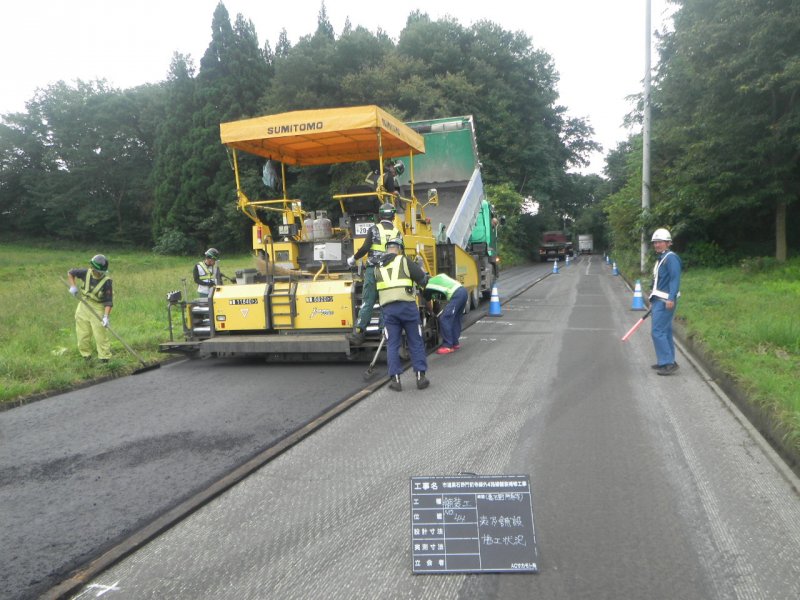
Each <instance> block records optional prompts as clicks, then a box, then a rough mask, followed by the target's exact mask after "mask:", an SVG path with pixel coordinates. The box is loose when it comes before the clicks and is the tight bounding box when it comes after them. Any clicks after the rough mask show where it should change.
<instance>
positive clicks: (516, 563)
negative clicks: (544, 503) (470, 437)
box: [411, 474, 539, 573]
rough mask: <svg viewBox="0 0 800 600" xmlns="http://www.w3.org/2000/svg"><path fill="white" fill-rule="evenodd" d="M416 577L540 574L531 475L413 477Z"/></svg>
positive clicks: (412, 517)
mask: <svg viewBox="0 0 800 600" xmlns="http://www.w3.org/2000/svg"><path fill="white" fill-rule="evenodd" d="M411 563H412V570H413V572H414V573H458V572H462V573H463V572H467V573H476V572H491V573H498V572H523V573H524V572H528V573H536V572H538V570H539V560H538V549H537V547H536V534H535V531H534V526H533V498H532V494H531V485H530V480H529V478H528V476H527V475H482V476H478V475H472V474H470V475H466V476H459V475H456V476H442V477H424V476H423V477H412V478H411Z"/></svg>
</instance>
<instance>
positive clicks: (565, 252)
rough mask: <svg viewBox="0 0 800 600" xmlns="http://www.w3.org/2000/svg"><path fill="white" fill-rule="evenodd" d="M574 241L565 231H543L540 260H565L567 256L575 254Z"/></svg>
mask: <svg viewBox="0 0 800 600" xmlns="http://www.w3.org/2000/svg"><path fill="white" fill-rule="evenodd" d="M573 254H574V252H573V249H572V242H570V241H569V238H567V235H566V234H565V233H564V232H563V231H544V232H542V243H541V244H540V245H539V260H540V261H541V262H546V261H548V260H559V261H563V260H565V259H566V257H567V256H573Z"/></svg>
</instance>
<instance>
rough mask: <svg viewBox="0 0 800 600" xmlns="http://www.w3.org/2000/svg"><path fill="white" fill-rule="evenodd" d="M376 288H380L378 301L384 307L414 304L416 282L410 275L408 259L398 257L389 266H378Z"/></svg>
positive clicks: (376, 269)
mask: <svg viewBox="0 0 800 600" xmlns="http://www.w3.org/2000/svg"><path fill="white" fill-rule="evenodd" d="M375 287H376V288H378V301H379V302H380V303H381V304H382V305H385V304H390V303H391V302H413V301H414V293H413V292H412V288H413V287H414V282H413V281H412V280H411V276H410V275H409V273H408V265H407V263H406V257H405V256H398V257H397V258H395V259H394V260H393V261H392V262H390V263H389V265H388V266H376V268H375Z"/></svg>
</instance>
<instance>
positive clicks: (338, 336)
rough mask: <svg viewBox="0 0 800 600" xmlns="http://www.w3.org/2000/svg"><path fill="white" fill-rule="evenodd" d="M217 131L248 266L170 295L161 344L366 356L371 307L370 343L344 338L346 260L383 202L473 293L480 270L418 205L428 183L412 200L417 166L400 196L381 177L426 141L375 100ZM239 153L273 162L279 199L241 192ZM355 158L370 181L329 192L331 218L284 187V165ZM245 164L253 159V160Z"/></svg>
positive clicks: (271, 356) (373, 341)
mask: <svg viewBox="0 0 800 600" xmlns="http://www.w3.org/2000/svg"><path fill="white" fill-rule="evenodd" d="M220 138H221V141H222V143H223V144H224V145H225V147H226V149H227V150H228V151H229V153H230V158H231V163H232V166H233V174H234V181H235V185H236V197H237V208H238V210H239V211H241V212H242V213H243V214H244V215H246V216H247V217H248V218H249V219H251V221H252V248H253V251H254V257H255V263H256V267H255V268H254V269H252V270H250V272H248V273H245V272H242V273H241V274H239V273H237V279H236V283H235V284H233V285H217V286H216V287H215V288H214V289H213V291H212V293H211V294H210V295H209V297H208V298H207V299H205V298H198V299H194V300H189V299H187V298H182V297H181V296H180V293H174V292H173V293H170V294H169V295H168V298H167V301H168V315H169V324H170V325H169V327H170V340H169V342H165V343H163V344H161V346H160V349H161V351H162V352H174V353H185V354H189V355H192V356H217V357H222V356H259V357H263V358H265V359H267V360H289V361H295V360H300V361H302V360H325V359H334V360H336V359H350V360H352V359H357V358H369V357H372V356H373V354H374V352H373V350H374V349H375V347H376V346H377V345H378V341H379V336H380V334H379V331H378V322H379V316H380V314H379V310H378V311H376V312H377V315H376V316H373V324H372V325H371V327H370V328H368V333H369V334H370V337H368V340H367V343H365V344H363V345H361V346H352V345H351V343H350V341H349V340H348V335H347V334H349V333H351V332H352V330H353V325H354V323H355V321H356V319H357V314H358V310H359V307H360V304H361V291H362V284H363V279H362V277H361V273H360V268H361V265H359V268H358V269H353V268H351V267H350V266H349V265H348V263H347V258H348V257H349V256H352V255H353V254H354V252H355V250H357V249H358V248H360V246H361V244H362V243H363V239H364V238H365V236H366V233H367V231H368V229H369V226H370V225H371V224H372V223H373V222H374V219H375V216H376V215H377V213H378V208H379V207H380V205H381V204H383V203H386V202H389V203H391V204H393V205H394V206H395V208H396V211H397V213H396V216H395V223H394V225H395V227H396V228H398V229H399V230H400V231H401V232H402V234H403V238H404V242H405V248H406V256H407V257H408V258H409V259H410V260H416V261H417V262H418V263H419V264H420V265H421V266H422V267H423V268H424V269H425V270H426V271H427V272H428V273H430V274H432V275H433V274H436V273H440V272H447V273H450V274H451V275H453V276H455V277H457V278H458V280H459V281H460V282H461V283H462V284H463V285H464V287H465V288H466V289H467V290H468V292H469V293H470V296H471V297H474V296H475V294H476V290H477V293H479V292H480V289H481V288H480V285H481V274H480V272H479V269H478V265H477V264H476V262H475V260H474V259H473V257H472V256H471V255H470V254H469V253H468V252H467V251H466V250H465V249H464V248H462V247H461V246H458V245H456V244H453V243H448V242H446V241H443V242H441V243H439V242H438V241H437V239H436V237H435V235H434V231H433V228H432V226H431V221H430V218H429V217H427V216H426V210H428V209H430V208H432V207H435V206H436V205H437V204H438V202H439V197H438V193H437V191H436V190H435V189H433V188H428V189H426V195H425V202H424V203H423V202H421V201H419V200H418V199H417V195H416V192H417V190H416V186H415V181H414V177H413V176H412V177H410V178H409V179H408V190H409V191H408V194H407V195H405V196H404V195H403V194H394V193H390V192H388V191H387V190H386V188H385V187H384V184H383V182H384V181H385V178H384V165H385V161H386V160H387V159H392V160H394V159H400V158H402V160H403V161H404V163H406V164H408V165H409V169H408V171H410V172H411V174H413V173H414V167H415V160H416V159H417V158H418V157H420V156H422V155H424V152H425V141H424V139H423V136H422V135H420V134H419V133H418V132H416V131H414V130H413V129H412V128H411V127H409V126H408V125H406V124H405V123H403V122H402V121H400V120H399V119H397V118H395V117H394V116H392V115H391V114H389V113H388V112H386V111H385V110H383V109H381V108H380V107H377V106H358V107H348V108H332V109H322V110H306V111H293V112H288V113H281V114H277V115H267V116H262V117H256V118H252V119H244V120H241V121H234V122H230V123H222V124H221V125H220ZM241 153H245V154H247V155H252V156H255V157H257V158H258V159H259V160H261V161H271V163H272V167H271V168H274V165H276V164H277V165H280V179H281V183H282V185H281V186H280V187H279V189H280V190H281V192H279V193H282V197H279V198H265V199H251V198H250V197H248V195H247V194H246V193H245V190H244V187H243V185H242V181H243V179H244V178H245V173H243V172H242V171H241V169H242V168H243V167H242V164H243V163H244V162H245V161H241V160H240V154H241ZM361 161H377V165H378V177H377V178H376V179H375V184H374V187H372V188H368V189H366V190H364V189H363V188H361V189H356V190H353V191H348V192H347V193H343V194H338V195H334V196H333V197H332V202H335V203H338V209H339V213H340V215H341V216H340V217H339V221H338V223H337V224H336V225H334V224H333V223H332V222H331V220H330V219H329V218H328V216H327V214H320V213H319V212H317V213H316V214H312V212H311V211H306V210H305V209H304V208H303V203H302V200H301V199H297V198H289V197H288V195H287V191H286V190H287V185H286V167H287V165H291V166H294V167H305V166H316V165H329V164H339V163H352V162H361ZM248 162H249V164H250V165H251V167H250V168H251V169H252V168H253V167H252V164H253V161H248ZM250 180H251V181H252V177H250ZM269 189H271V188H269ZM270 215H271V216H270ZM276 221H277V223H276ZM419 309H420V316H421V322H422V328H423V339H424V340H425V342H426V344H427V345H428V346H429V347H433V346H435V345H438V343H439V338H438V327H437V321H436V318H435V317H434V314H435V312H433V311H435V310H436V309H437V307H436V306H434V307H427V306H426V305H425V303H424V302H420V303H419ZM175 313H177V314H179V315H180V325H181V327H180V330H182V334H183V339H182V340H181V339H176V337H179V335H180V333H181V331H180V330H179V328H178V327H177V326H173V316H174V318H175V319H177V318H178V316H177V314H175ZM173 332H177V334H178V335H173Z"/></svg>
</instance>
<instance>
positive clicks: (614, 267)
mask: <svg viewBox="0 0 800 600" xmlns="http://www.w3.org/2000/svg"><path fill="white" fill-rule="evenodd" d="M611 274H612V275H619V269H618V268H617V263H616V261H614V264H613V265H612V266H611Z"/></svg>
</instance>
